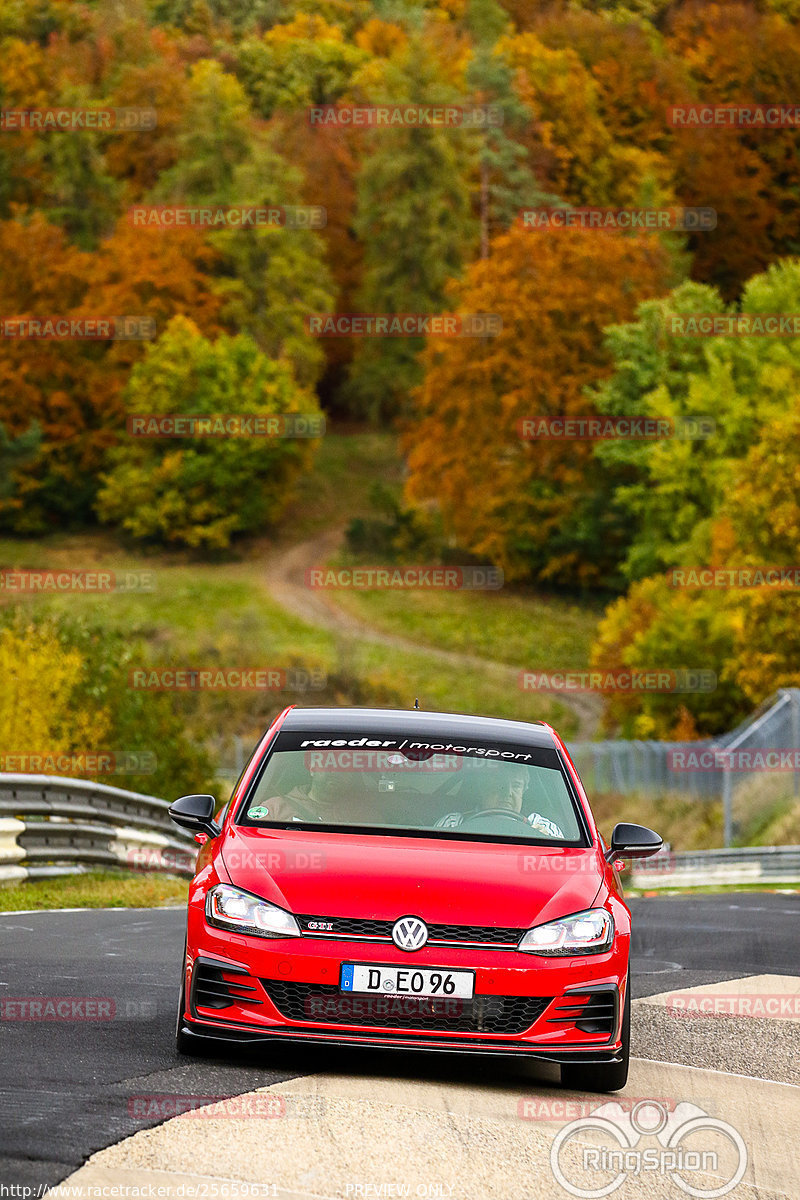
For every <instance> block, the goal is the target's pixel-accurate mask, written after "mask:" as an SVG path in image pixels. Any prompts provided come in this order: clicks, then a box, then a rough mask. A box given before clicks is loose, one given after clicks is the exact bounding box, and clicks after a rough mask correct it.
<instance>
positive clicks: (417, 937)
mask: <svg viewBox="0 0 800 1200" xmlns="http://www.w3.org/2000/svg"><path fill="white" fill-rule="evenodd" d="M427 940H428V926H427V925H426V924H425V922H424V921H421V920H420V919H419V917H400V919H399V920H398V921H395V923H394V925H393V926H392V941H393V942H394V944H395V946H397V947H398V948H399V949H400V950H421V949H422V947H423V946H424V945H425V943H426V942H427Z"/></svg>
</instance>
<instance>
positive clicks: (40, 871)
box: [0, 774, 197, 883]
mask: <svg viewBox="0 0 800 1200" xmlns="http://www.w3.org/2000/svg"><path fill="white" fill-rule="evenodd" d="M168 808H169V805H168V804H167V801H166V800H159V799H158V798H156V797H155V796H143V795H140V794H139V793H138V792H128V791H124V790H123V789H122V788H115V787H110V786H108V785H107V784H102V783H94V782H92V781H91V780H88V779H61V778H59V777H57V776H53V775H12V774H0V883H9V882H14V881H17V880H23V879H44V878H51V877H53V876H58V875H71V874H80V873H82V872H84V871H87V870H90V869H92V868H94V869H95V870H96V869H97V868H102V867H127V868H128V870H142V871H168V872H170V873H172V874H175V875H186V876H191V875H193V874H194V862H195V858H196V856H197V847H196V846H195V845H194V843H193V840H192V837H191V834H188V833H186V834H185V833H184V832H183V831H182V830H179V829H178V828H177V827H176V826H175V825H174V824H173V822H172V820H171V818H170V816H169V813H168Z"/></svg>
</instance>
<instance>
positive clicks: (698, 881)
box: [625, 846, 800, 891]
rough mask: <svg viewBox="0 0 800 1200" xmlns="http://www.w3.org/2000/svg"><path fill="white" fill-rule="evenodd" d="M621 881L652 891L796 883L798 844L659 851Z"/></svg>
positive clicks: (799, 868) (799, 859) (799, 881)
mask: <svg viewBox="0 0 800 1200" xmlns="http://www.w3.org/2000/svg"><path fill="white" fill-rule="evenodd" d="M625 881H626V882H627V883H628V884H629V885H630V886H631V887H636V888H648V889H652V890H654V891H657V890H660V889H663V888H671V887H711V886H714V885H715V884H719V885H720V886H726V885H736V884H740V883H769V884H781V883H788V884H800V846H742V847H740V848H739V849H738V850H730V849H725V850H686V851H678V852H675V853H673V852H672V851H660V852H659V853H658V854H654V855H653V857H652V858H645V859H642V860H641V861H640V862H638V863H636V862H634V863H633V864H632V870H631V872H630V874H626V875H625Z"/></svg>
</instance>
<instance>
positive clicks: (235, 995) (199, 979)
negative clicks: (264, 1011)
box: [192, 958, 263, 1008]
mask: <svg viewBox="0 0 800 1200" xmlns="http://www.w3.org/2000/svg"><path fill="white" fill-rule="evenodd" d="M226 975H228V976H231V978H229V979H226V978H225V976H226ZM257 992H258V989H257V987H256V981H255V979H253V978H251V976H250V975H248V974H247V972H246V971H245V970H244V969H243V968H237V967H226V966H220V965H217V964H216V963H212V962H209V961H207V960H206V959H202V958H200V959H198V960H197V962H196V963H195V966H194V974H193V976H192V996H193V998H194V1003H195V1005H196V1006H199V1007H200V1008H230V1006H231V1005H232V1004H262V1003H263V1001H262V1000H259V998H258V994H257Z"/></svg>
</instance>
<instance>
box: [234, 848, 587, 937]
mask: <svg viewBox="0 0 800 1200" xmlns="http://www.w3.org/2000/svg"><path fill="white" fill-rule="evenodd" d="M220 853H221V855H222V860H223V863H224V865H225V871H226V873H227V875H228V876H229V877H230V880H231V882H232V883H234V884H236V885H238V886H239V887H242V888H244V889H245V890H247V891H249V892H253V893H254V894H255V895H257V896H261V897H262V898H263V899H265V900H270V901H271V902H272V903H273V904H279V905H280V906H281V907H282V908H286V909H288V910H289V911H290V912H293V913H297V914H302V915H307V916H312V915H313V916H319V917H330V916H333V917H359V918H362V919H372V920H396V919H397V918H398V917H400V916H403V915H411V914H413V915H415V916H419V917H422V918H423V920H425V921H428V922H433V923H442V924H458V925H484V926H492V927H515V928H525V927H527V926H529V925H532V924H534V923H535V922H539V921H546V920H551V919H553V918H554V917H560V916H564V915H566V914H568V913H571V912H579V911H580V910H581V909H583V908H588V907H589V906H590V905H591V904H592V902H593V901H594V899H595V897H596V896H597V894H598V891H599V890H600V886H601V884H602V882H603V859H602V855H601V854H600V852H599V850H598V849H597V848H588V849H575V848H564V847H551V846H547V847H543V846H523V845H509V844H505V845H501V844H498V843H488V842H466V841H461V842H459V841H451V840H439V839H433V838H430V839H426V838H415V837H397V836H395V837H386V836H383V835H375V836H372V835H360V836H359V835H358V834H342V833H322V832H317V831H315V830H313V831H312V830H295V829H290V830H285V831H284V830H264V829H257V830H256V829H252V828H250V827H242V826H233V827H231V828H230V829H229V831H228V833H227V835H226V837H225V839H224V843H223V845H222V848H221V851H220Z"/></svg>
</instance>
